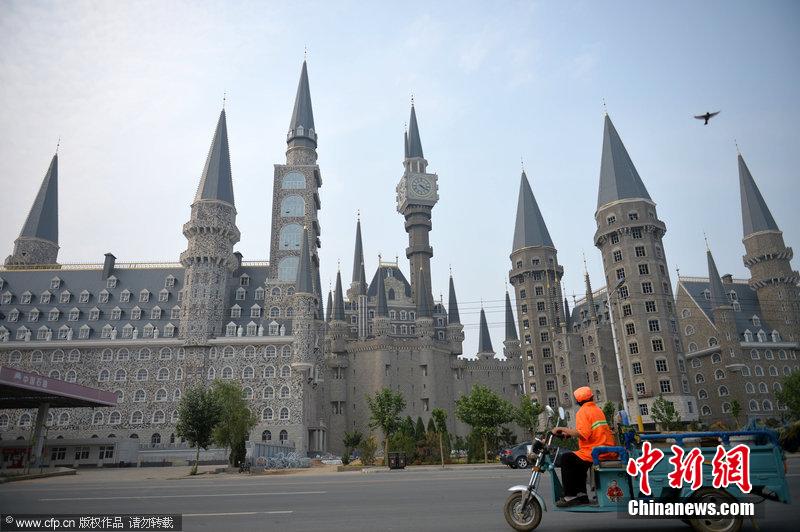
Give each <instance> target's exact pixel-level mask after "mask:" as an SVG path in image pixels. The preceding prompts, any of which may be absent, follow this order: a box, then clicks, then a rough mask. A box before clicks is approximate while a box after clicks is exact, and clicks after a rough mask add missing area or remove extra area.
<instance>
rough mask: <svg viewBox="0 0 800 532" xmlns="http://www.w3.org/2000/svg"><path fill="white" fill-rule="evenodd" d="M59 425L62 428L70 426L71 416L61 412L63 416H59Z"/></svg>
mask: <svg viewBox="0 0 800 532" xmlns="http://www.w3.org/2000/svg"><path fill="white" fill-rule="evenodd" d="M58 424H59V425H61V426H62V427H63V426H66V425H69V414H68V413H67V412H61V414H59V416H58Z"/></svg>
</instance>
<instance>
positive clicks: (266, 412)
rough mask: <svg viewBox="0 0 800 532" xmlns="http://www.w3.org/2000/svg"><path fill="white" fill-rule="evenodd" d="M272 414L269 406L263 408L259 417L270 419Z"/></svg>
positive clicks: (265, 419)
mask: <svg viewBox="0 0 800 532" xmlns="http://www.w3.org/2000/svg"><path fill="white" fill-rule="evenodd" d="M274 415H275V414H274V413H273V412H272V409H271V408H265V409H264V411H263V412H262V413H261V419H262V420H264V421H272V418H273V417H274Z"/></svg>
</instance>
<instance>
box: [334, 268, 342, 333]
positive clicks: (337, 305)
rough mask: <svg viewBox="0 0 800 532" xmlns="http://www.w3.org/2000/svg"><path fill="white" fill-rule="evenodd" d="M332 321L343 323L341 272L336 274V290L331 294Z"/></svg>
mask: <svg viewBox="0 0 800 532" xmlns="http://www.w3.org/2000/svg"><path fill="white" fill-rule="evenodd" d="M333 319H334V320H338V321H344V295H343V294H342V273H341V272H336V290H335V292H334V293H333Z"/></svg>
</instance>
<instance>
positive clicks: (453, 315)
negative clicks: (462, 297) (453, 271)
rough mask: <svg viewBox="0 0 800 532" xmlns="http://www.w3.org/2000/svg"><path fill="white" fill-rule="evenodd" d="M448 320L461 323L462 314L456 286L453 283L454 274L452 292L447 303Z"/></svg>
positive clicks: (451, 284)
mask: <svg viewBox="0 0 800 532" xmlns="http://www.w3.org/2000/svg"><path fill="white" fill-rule="evenodd" d="M447 311H448V314H447V322H448V323H461V316H459V315H458V300H457V298H456V287H455V285H453V276H452V275H451V276H450V292H449V294H448V304H447Z"/></svg>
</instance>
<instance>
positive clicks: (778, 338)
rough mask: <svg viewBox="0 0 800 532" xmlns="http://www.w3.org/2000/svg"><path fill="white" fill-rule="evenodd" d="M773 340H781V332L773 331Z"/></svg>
mask: <svg viewBox="0 0 800 532" xmlns="http://www.w3.org/2000/svg"><path fill="white" fill-rule="evenodd" d="M772 341H773V342H780V341H781V333H779V332H778V331H772Z"/></svg>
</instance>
